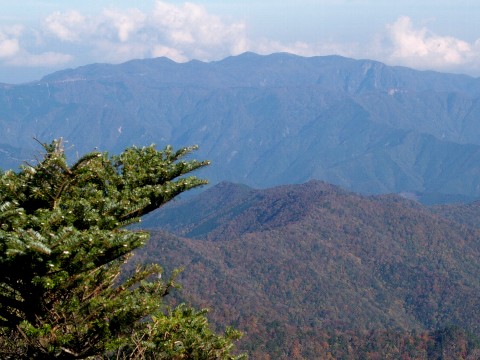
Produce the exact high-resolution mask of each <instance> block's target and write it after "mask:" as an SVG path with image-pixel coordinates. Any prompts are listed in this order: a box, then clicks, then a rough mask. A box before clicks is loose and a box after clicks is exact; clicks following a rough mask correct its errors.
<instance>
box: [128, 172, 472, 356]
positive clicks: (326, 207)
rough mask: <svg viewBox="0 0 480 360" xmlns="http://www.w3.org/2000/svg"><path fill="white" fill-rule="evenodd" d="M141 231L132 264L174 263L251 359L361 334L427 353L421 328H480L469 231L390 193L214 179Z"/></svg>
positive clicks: (192, 294)
mask: <svg viewBox="0 0 480 360" xmlns="http://www.w3.org/2000/svg"><path fill="white" fill-rule="evenodd" d="M143 226H144V227H146V228H150V229H152V230H151V231H152V240H151V241H150V243H149V244H148V245H147V246H148V247H147V249H146V251H145V252H143V253H142V254H138V258H139V260H140V261H158V262H159V263H161V264H164V265H166V268H167V269H172V267H178V266H184V267H185V272H184V274H183V276H182V278H181V282H182V283H183V286H184V287H185V289H187V291H186V294H188V298H189V300H190V301H192V302H194V303H195V304H199V305H202V306H207V307H210V308H212V312H211V316H212V317H213V319H215V320H216V321H217V322H218V323H233V324H235V325H237V326H238V327H239V328H240V329H242V330H244V331H245V332H246V339H245V345H244V346H245V347H246V348H247V349H249V350H250V351H251V353H255V354H256V356H255V358H257V356H260V354H263V355H265V354H266V353H268V354H270V355H271V356H273V357H274V358H277V357H279V358H282V357H283V358H289V356H291V355H292V354H293V353H294V351H295V349H297V350H299V351H300V352H301V354H303V356H304V357H306V358H312V356H313V354H319V353H320V352H321V351H326V352H328V351H333V350H332V349H333V348H332V347H334V345H332V344H333V343H335V341H333V340H332V336H333V335H332V334H337V335H338V336H340V338H342V336H345V338H342V339H343V340H342V341H347V343H348V342H349V341H350V342H352V341H353V342H354V343H350V345H348V346H350V347H351V349H353V348H355V346H357V350H358V351H360V349H363V348H362V346H367V345H365V342H368V341H367V340H366V339H367V338H368V336H371V337H375V336H378V337H379V338H381V339H383V340H379V341H380V343H381V344H383V345H381V346H380V347H383V346H387V345H385V344H384V343H383V342H382V341H387V340H385V339H390V340H388V341H393V342H396V341H400V340H399V339H403V340H402V341H403V342H404V343H409V342H412V344H416V345H412V346H413V348H415V349H416V350H415V351H417V350H418V351H427V350H426V348H427V347H428V346H427V343H428V341H427V338H428V336H427V335H425V336H426V337H425V338H424V339H423V340H421V336H420V334H421V333H422V332H425V331H435V330H440V329H444V328H446V327H448V326H451V325H453V326H457V327H459V329H462V331H467V332H470V333H472V334H473V335H474V336H479V335H480V328H479V324H480V312H479V306H478V294H479V292H480V262H479V261H478V259H479V258H480V240H479V239H480V231H479V230H478V229H476V228H473V227H469V226H466V225H463V224H459V223H457V222H454V221H452V220H449V219H446V218H444V217H441V216H439V215H436V214H433V213H432V212H431V211H430V210H429V209H428V208H426V207H423V206H421V205H419V204H418V203H415V202H413V201H410V200H406V199H404V198H401V197H398V196H393V195H383V196H361V195H358V194H354V193H351V192H348V191H345V190H342V189H340V188H338V187H336V186H333V185H329V184H326V183H323V182H319V181H310V182H307V183H305V184H302V185H291V186H280V187H275V188H271V189H264V190H254V189H250V188H246V187H245V186H240V185H234V184H230V183H222V184H219V185H218V186H216V187H213V188H211V189H208V190H207V191H205V192H204V193H202V194H199V195H198V196H196V197H195V198H192V199H186V200H181V201H178V202H176V203H173V204H171V205H169V206H167V207H165V208H163V209H160V211H159V212H158V213H155V214H153V215H152V216H151V217H149V218H147V219H145V220H144V221H143ZM160 228H164V229H165V228H167V229H168V230H169V231H171V232H172V233H174V234H176V235H169V234H167V233H165V232H162V231H158V230H155V229H160ZM372 331H374V333H372ZM412 331H415V333H413V334H417V335H412ZM339 334H340V335H339ZM345 334H350V335H345ZM368 334H370V335H368ZM392 334H397V335H392ZM412 336H413V337H412ZM329 339H330V340H329ZM345 339H356V340H345ZM393 339H394V340H393ZM412 339H413V340H412ZM464 340H465V339H464ZM415 341H417V342H415ZM462 341H463V340H462ZM465 341H466V340H465ZM329 344H330V345H329ZM355 344H357V345H355ZM361 344H364V345H361ZM465 344H466V343H465ZM337 345H338V344H337ZM337 345H335V346H337ZM344 345H345V348H344V349H343V350H341V349H337V350H335V351H337V355H338V354H341V353H345V354H346V353H348V349H347V348H348V346H347V344H344ZM377 345H378V344H377ZM397 345H398V344H397ZM397 345H396V346H397ZM457 345H458V344H457ZM430 346H431V345H430ZM352 347H353V348H352ZM367 347H368V346H367ZM422 349H423V350H422ZM342 351H343V352H342ZM352 351H353V350H352ZM362 351H363V350H362ZM379 351H380V350H379ZM381 351H383V352H381ZM381 351H380V352H379V354H383V355H385V354H386V353H385V351H386V350H385V348H383V350H381ZM392 351H393V350H392ZM395 351H397V353H396V354H397V355H398V351H400V350H398V349H397V350H395ZM412 351H413V350H412ZM432 351H433V350H432ZM326 352H325V353H326ZM287 354H290V355H287ZM392 354H393V353H392ZM263 355H262V356H263ZM398 356H399V355H398ZM339 358H342V357H339ZM418 358H422V357H418ZM425 358H426V357H425ZM432 358H433V357H432Z"/></svg>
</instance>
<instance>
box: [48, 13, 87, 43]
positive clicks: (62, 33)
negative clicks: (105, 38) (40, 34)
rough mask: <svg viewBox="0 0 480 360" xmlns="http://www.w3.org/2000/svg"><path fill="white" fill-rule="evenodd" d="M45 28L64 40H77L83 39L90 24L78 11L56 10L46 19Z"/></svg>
mask: <svg viewBox="0 0 480 360" xmlns="http://www.w3.org/2000/svg"><path fill="white" fill-rule="evenodd" d="M45 28H46V30H47V31H49V32H50V33H51V34H52V35H54V36H56V37H58V38H59V39H60V40H62V41H68V42H75V41H80V40H81V39H82V36H81V35H82V34H83V33H84V32H85V31H86V30H87V29H88V24H87V19H86V17H85V16H83V15H82V14H81V13H79V12H78V11H75V10H71V11H68V12H63V13H62V12H60V11H56V12H54V13H53V14H51V15H49V16H48V17H47V18H46V19H45Z"/></svg>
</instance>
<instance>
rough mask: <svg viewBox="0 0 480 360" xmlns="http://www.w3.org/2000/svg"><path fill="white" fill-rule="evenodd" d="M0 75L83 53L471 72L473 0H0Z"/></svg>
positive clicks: (477, 62)
mask: <svg viewBox="0 0 480 360" xmlns="http://www.w3.org/2000/svg"><path fill="white" fill-rule="evenodd" d="M0 8H1V9H2V11H1V13H0V82H4V83H20V82H25V81H32V80H37V79H39V78H41V77H42V76H44V75H46V74H48V73H51V72H53V71H56V70H60V69H64V68H72V67H77V66H81V65H85V64H90V63H98V62H102V63H120V62H124V61H127V60H130V59H134V58H136V59H138V58H151V57H158V56H167V57H169V58H171V59H173V60H175V61H178V62H184V61H188V60H191V59H198V60H202V61H212V60H219V59H222V58H225V57H227V56H230V55H237V54H240V53H242V52H245V51H254V52H257V53H260V54H269V53H272V52H279V51H284V52H291V53H295V54H299V55H303V56H316V55H330V54H338V55H343V56H347V57H352V58H357V59H359V58H367V59H374V60H379V61H382V62H384V63H387V64H389V65H402V66H408V67H413V68H416V69H422V70H425V69H427V70H438V71H443V72H455V73H465V74H469V75H472V76H480V1H478V0H470V1H467V0H457V1H454V0H436V1H433V0H416V1H411V0H396V1H390V0H282V1H274V0H259V1H229V0H223V1H220V0H203V1H195V0H193V1H189V2H185V1H178V0H171V1H167V0H137V1H134V0H129V1H126V0H118V1H101V0H82V1H79V0H69V1H59V0H57V1H51V0H22V1H15V2H14V1H12V0H0Z"/></svg>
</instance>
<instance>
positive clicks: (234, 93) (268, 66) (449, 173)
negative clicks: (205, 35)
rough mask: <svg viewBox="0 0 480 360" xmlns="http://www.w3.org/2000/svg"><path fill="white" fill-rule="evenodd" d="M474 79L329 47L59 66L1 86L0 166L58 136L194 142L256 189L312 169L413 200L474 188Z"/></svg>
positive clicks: (88, 143)
mask: <svg viewBox="0 0 480 360" xmlns="http://www.w3.org/2000/svg"><path fill="white" fill-rule="evenodd" d="M479 97H480V80H479V79H475V78H471V77H468V76H463V75H451V74H442V73H436V72H420V71H415V70H411V69H407V68H401V67H389V66H386V65H384V64H381V63H378V62H374V61H370V60H353V59H347V58H342V57H338V56H325V57H312V58H303V57H298V56H294V55H289V54H284V53H280V54H272V55H269V56H260V55H256V54H253V53H245V54H242V55H239V56H235V57H230V58H227V59H224V60H222V61H217V62H211V63H202V62H199V61H191V62H188V63H183V64H178V63H175V62H173V61H170V60H168V59H166V58H158V59H150V60H134V61H130V62H127V63H124V64H120V65H105V64H95V65H89V66H84V67H81V68H78V69H73V70H65V71H60V72H57V73H54V74H51V75H49V76H47V77H45V78H43V79H42V80H40V81H37V82H32V83H28V84H23V85H7V84H4V85H1V86H0V166H1V167H2V168H10V167H16V166H18V164H20V163H21V161H22V160H25V159H27V160H30V159H32V158H33V157H34V155H35V154H38V151H39V149H38V147H35V146H36V144H35V142H34V141H33V140H32V137H37V138H38V139H39V140H41V141H45V142H48V141H50V140H51V139H53V138H55V137H63V138H64V139H66V140H68V142H69V144H71V145H73V146H74V147H73V149H72V150H71V156H72V157H73V158H74V157H75V156H76V154H79V155H81V154H83V153H84V152H86V151H91V150H93V149H95V148H98V149H100V150H107V151H109V152H111V153H118V152H120V151H121V150H123V149H124V148H125V147H127V146H130V145H132V144H135V145H137V146H143V145H149V144H151V143H156V144H157V145H158V146H159V147H163V146H164V145H166V144H172V145H174V146H176V147H179V146H186V145H191V144H198V145H199V146H200V151H199V152H198V153H197V154H196V156H197V157H199V158H206V159H210V160H211V161H212V166H210V167H209V169H207V170H206V171H205V172H204V173H201V174H199V175H200V176H204V177H206V178H208V179H209V180H210V181H211V183H213V184H215V183H218V182H220V181H222V180H229V181H234V182H237V183H244V184H247V185H249V186H253V187H257V188H258V187H259V188H265V187H270V186H274V185H279V184H292V183H303V182H305V181H307V180H309V179H320V180H324V181H327V182H330V183H334V184H337V185H340V186H342V187H344V188H346V189H350V190H353V191H356V192H363V193H392V192H394V193H399V192H404V193H411V194H412V195H411V196H417V197H418V198H420V199H421V200H424V201H427V202H428V201H432V202H435V201H444V200H457V199H460V200H469V199H476V198H479V197H480V136H479V135H480V122H479V121H478V119H479V118H480V105H479Z"/></svg>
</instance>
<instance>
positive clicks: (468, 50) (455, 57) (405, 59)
mask: <svg viewBox="0 0 480 360" xmlns="http://www.w3.org/2000/svg"><path fill="white" fill-rule="evenodd" d="M386 40H387V44H388V46H389V49H388V52H389V53H388V54H385V55H386V60H387V61H388V62H390V63H395V64H399V65H406V66H412V67H418V68H435V69H440V70H441V69H449V68H455V67H457V66H459V65H465V64H468V63H471V62H472V61H473V60H474V59H476V60H477V61H478V59H479V55H480V54H479V51H478V46H475V44H469V43H468V42H466V41H464V40H461V39H457V38H454V37H452V36H441V35H437V34H435V33H433V32H431V31H429V30H428V29H427V28H426V27H421V28H415V27H414V25H413V23H412V20H411V19H410V18H409V17H406V16H403V17H400V18H398V19H397V21H395V22H394V23H393V24H389V25H387V39H386Z"/></svg>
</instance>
